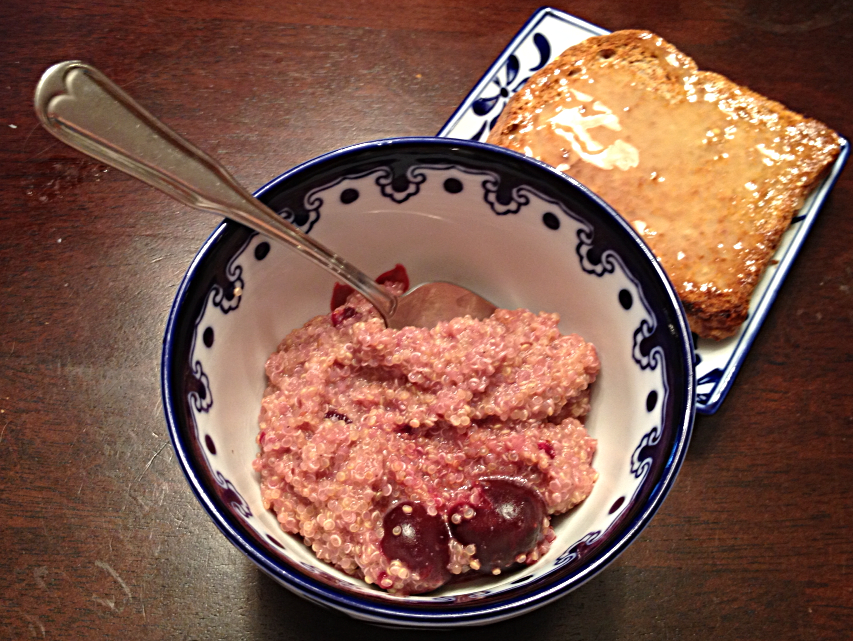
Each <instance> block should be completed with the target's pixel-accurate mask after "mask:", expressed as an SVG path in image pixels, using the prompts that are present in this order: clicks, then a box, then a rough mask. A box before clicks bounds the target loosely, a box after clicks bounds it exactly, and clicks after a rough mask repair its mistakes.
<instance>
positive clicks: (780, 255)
mask: <svg viewBox="0 0 853 641" xmlns="http://www.w3.org/2000/svg"><path fill="white" fill-rule="evenodd" d="M606 33H608V31H606V30H604V29H602V28H601V27H597V26H595V25H592V24H590V23H588V22H585V21H583V20H581V19H579V18H576V17H574V16H571V15H569V14H567V13H563V12H562V11H557V10H556V9H551V8H548V7H545V8H543V9H540V10H539V11H537V12H536V13H535V14H533V16H532V17H531V18H530V20H528V21H527V24H525V25H524V27H522V29H521V31H519V32H518V34H517V35H516V36H515V38H513V40H512V42H510V44H509V46H508V47H507V48H506V49H504V51H503V52H502V53H501V55H500V56H498V58H497V60H495V62H494V64H493V65H492V66H491V67H490V68H489V70H488V71H487V72H486V73H485V75H483V77H482V78H481V79H480V81H479V82H478V83H477V85H476V86H475V87H474V89H473V90H472V91H471V93H469V94H468V96H467V97H466V98H465V100H464V101H463V102H462V104H461V105H459V108H458V109H457V110H456V111H455V112H454V114H453V116H451V118H450V120H448V121H447V123H446V124H445V125H444V127H442V128H441V131H439V132H438V135H439V136H442V137H445V138H463V139H466V140H478V141H482V140H485V139H486V136H487V135H488V133H489V130H490V129H491V128H492V126H493V125H494V124H495V122H496V120H497V118H498V116H499V115H500V113H501V110H502V109H503V108H504V106H505V105H506V103H507V100H508V99H509V97H510V96H511V95H512V94H514V93H515V92H516V91H518V90H519V89H520V88H521V87H522V86H523V85H524V83H525V82H526V81H527V79H528V78H529V77H530V76H531V75H532V74H533V73H534V72H535V71H537V70H538V69H541V68H542V67H544V66H545V65H546V64H548V63H549V62H551V60H553V59H554V58H556V57H557V56H558V55H559V54H561V53H562V52H563V51H564V50H565V49H567V48H568V47H571V46H572V45H575V44H577V43H579V42H581V41H582V40H585V39H586V38H588V37H590V36H599V35H604V34H606ZM849 152H850V144H849V143H848V141H847V140H845V139H843V138H842V139H841V153H840V154H839V155H838V158H837V159H836V161H835V163H834V164H833V166H832V168H831V170H830V172H829V174H828V175H827V176H826V178H824V180H823V181H822V182H821V183H820V185H818V187H817V188H816V189H815V190H814V191H813V192H812V193H811V195H810V196H809V197H808V198H807V199H806V201H805V203H804V204H803V207H802V209H801V210H800V211H799V213H798V214H797V216H795V217H794V220H793V222H792V223H791V227H790V228H789V229H788V231H787V232H785V234H784V236H783V237H782V241H781V243H780V244H779V248H778V249H777V251H776V253H775V255H774V256H773V260H772V261H771V262H770V264H769V265H768V267H767V270H766V271H765V272H764V275H763V276H762V278H761V280H760V281H759V283H758V285H757V287H756V288H755V291H754V292H753V295H752V299H751V301H750V312H749V318H748V319H747V321H746V322H745V323H744V324H743V325H742V326H741V328H740V331H739V332H738V333H737V334H735V335H734V336H732V337H731V338H727V339H725V340H722V341H714V340H708V339H697V338H696V337H695V336H694V344H695V347H696V380H697V384H698V389H697V399H696V400H697V403H696V407H697V410H698V411H699V412H700V413H702V414H713V413H714V412H716V411H717V409H718V408H719V407H720V404H721V403H722V402H723V399H725V397H726V394H727V393H728V391H729V390H730V389H731V387H732V384H733V383H734V379H735V376H736V375H737V373H738V370H739V369H740V366H741V365H742V364H743V361H744V359H745V358H746V355H747V353H748V352H749V348H750V347H751V346H752V342H753V340H755V337H756V335H757V334H758V330H759V329H761V324H762V323H763V322H764V318H765V317H766V316H767V313H768V311H769V310H770V306H771V305H772V304H773V301H774V300H775V298H776V294H778V293H779V289H780V288H781V287H782V282H783V281H784V280H785V276H787V274H788V270H789V269H790V268H791V264H792V263H793V262H794V259H795V258H796V256H797V253H798V252H799V251H800V247H802V245H803V242H804V241H805V239H806V236H807V235H808V233H809V231H810V230H811V227H812V224H813V223H814V221H815V218H817V214H818V211H819V210H820V208H821V206H822V205H823V202H824V200H826V197H827V195H828V194H829V192H830V190H831V189H832V186H833V185H834V184H835V181H836V179H837V178H838V175H839V174H840V173H841V169H842V167H843V166H844V163H845V162H846V161H847V156H848V155H849Z"/></svg>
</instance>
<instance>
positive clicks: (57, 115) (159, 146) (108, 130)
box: [34, 60, 496, 329]
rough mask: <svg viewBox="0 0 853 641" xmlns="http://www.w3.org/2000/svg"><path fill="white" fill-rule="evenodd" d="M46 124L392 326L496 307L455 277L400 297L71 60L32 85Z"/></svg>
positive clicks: (478, 314)
mask: <svg viewBox="0 0 853 641" xmlns="http://www.w3.org/2000/svg"><path fill="white" fill-rule="evenodd" d="M34 103H35V110H36V114H37V115H38V118H39V120H40V121H41V123H42V125H44V127H45V128H46V129H47V130H48V131H49V132H50V133H52V134H53V135H54V136H56V137H57V138H59V140H61V141H62V142H64V143H66V144H68V145H70V146H71V147H74V148H75V149H77V150H79V151H82V152H83V153H85V154H87V155H89V156H91V157H93V158H95V159H96V160H99V161H100V162H103V163H106V164H108V165H111V166H112V167H115V168H116V169H119V170H121V171H124V172H125V173H127V174H129V175H131V176H133V177H134V178H138V179H139V180H141V181H143V182H145V183H148V184H149V185H151V186H153V187H156V188H158V189H160V190H161V191H163V192H164V193H166V194H168V195H169V196H171V197H173V198H175V199H176V200H178V201H180V202H182V203H184V204H186V205H189V206H190V207H194V208H196V209H201V210H203V211H208V212H213V213H217V214H222V215H224V216H226V217H228V218H231V219H232V220H235V221H237V222H240V223H242V224H244V225H246V226H247V227H249V228H251V229H254V230H255V231H257V232H259V233H261V234H264V235H266V236H268V237H270V238H274V239H276V240H279V241H281V242H283V243H285V244H286V245H288V246H290V247H291V248H293V249H294V250H296V251H297V252H299V253H301V254H302V255H303V256H304V257H305V258H307V259H309V260H311V261H313V262H314V263H315V264H317V265H319V266H320V267H322V268H324V269H326V270H328V271H329V272H331V273H332V274H333V275H334V276H335V277H336V278H337V279H338V280H339V281H340V282H342V283H344V284H347V285H349V286H351V287H353V288H354V289H355V290H356V291H358V292H359V293H360V294H362V295H363V296H364V297H365V298H367V300H369V301H370V302H371V303H372V304H373V305H374V307H376V309H377V310H378V311H379V313H380V314H381V315H382V318H383V319H384V320H385V324H386V326H388V327H391V328H395V329H399V328H402V327H406V326H414V327H434V326H435V325H436V324H437V323H438V322H440V321H447V320H451V319H453V318H457V317H459V316H465V315H470V316H473V317H474V318H478V319H482V318H486V317H488V316H490V315H491V314H492V312H494V311H495V309H496V308H495V306H494V305H493V304H492V303H490V302H489V301H487V300H486V299H484V298H482V297H480V296H478V295H477V294H475V293H474V292H472V291H470V290H467V289H465V288H464V287H460V286H458V285H453V284H450V283H424V284H422V285H420V286H419V287H417V288H415V289H414V290H412V291H411V292H406V293H404V294H403V295H401V296H395V295H394V294H392V293H391V292H389V291H387V290H386V289H385V288H384V287H382V286H381V285H378V284H377V283H375V282H374V281H373V280H372V279H371V278H370V277H369V276H367V275H366V274H365V273H364V272H363V271H361V270H360V269H358V268H357V267H355V266H354V265H353V264H351V263H350V262H348V261H347V260H346V259H344V258H343V257H342V256H340V255H339V254H337V253H335V252H333V251H332V250H330V249H329V248H327V247H326V246H325V245H323V244H322V243H319V242H317V241H316V240H315V239H313V238H311V237H310V236H308V235H307V234H305V233H303V232H302V231H301V230H300V229H298V228H297V227H295V226H294V225H292V224H290V223H289V222H287V221H286V220H284V219H283V218H282V217H281V216H279V215H278V214H277V213H276V212H274V211H272V210H271V209H270V208H269V207H267V206H266V205H264V204H263V203H261V202H260V201H258V200H257V199H256V198H254V197H253V196H252V195H251V194H250V193H249V192H248V191H246V189H245V188H243V187H242V186H241V185H240V184H239V183H238V182H237V181H236V180H235V178H234V177H233V176H232V175H231V174H230V173H229V172H228V171H227V170H226V169H225V168H224V167H223V166H222V165H221V164H220V163H218V162H217V161H216V160H214V159H213V158H212V157H210V156H209V155H207V154H206V153H204V152H203V151H201V150H199V149H198V148H196V147H195V146H193V145H192V144H190V143H189V142H188V141H186V140H185V139H183V138H182V137H181V136H179V135H178V134H176V133H175V132H174V131H172V130H171V129H169V128H168V127H167V126H166V125H164V124H163V123H162V122H160V121H159V120H157V118H155V117H154V116H153V115H151V114H150V113H149V112H148V111H146V110H145V109H144V108H143V107H142V106H141V105H139V104H138V103H137V102H136V101H135V100H134V99H133V98H131V97H130V96H129V95H128V94H127V93H125V92H124V91H122V89H120V88H119V87H118V86H117V85H116V84H115V83H113V82H112V81H111V80H110V79H109V78H107V77H106V76H105V75H104V74H103V73H101V72H100V71H98V70H97V69H95V68H94V67H92V66H91V65H87V64H85V63H83V62H80V61H76V60H72V61H67V62H60V63H58V64H56V65H53V66H52V67H50V68H49V69H48V70H47V71H45V72H44V74H43V75H42V77H41V80H40V81H39V83H38V86H37V87H36V92H35V98H34Z"/></svg>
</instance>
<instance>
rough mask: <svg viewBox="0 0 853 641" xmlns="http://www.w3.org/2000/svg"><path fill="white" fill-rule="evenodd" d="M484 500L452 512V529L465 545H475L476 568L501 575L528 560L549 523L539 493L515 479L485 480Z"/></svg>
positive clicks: (483, 484)
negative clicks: (502, 572) (503, 571)
mask: <svg viewBox="0 0 853 641" xmlns="http://www.w3.org/2000/svg"><path fill="white" fill-rule="evenodd" d="M479 484H480V486H481V487H482V489H481V491H480V492H479V495H480V497H481V498H480V500H479V501H478V502H477V503H475V504H472V503H470V502H466V503H461V504H459V505H457V506H456V507H454V508H453V509H452V510H451V511H450V531H451V532H452V533H453V538H455V539H456V540H457V541H459V542H460V543H461V544H462V545H465V546H468V545H473V546H474V548H475V549H474V553H473V558H472V559H471V561H469V563H468V565H469V566H470V567H471V569H472V570H475V571H479V572H483V573H490V574H500V573H501V571H502V570H506V569H507V568H510V567H512V566H513V565H516V564H519V563H524V562H525V561H527V555H528V554H531V553H532V552H533V551H534V550H535V549H536V544H537V543H538V542H539V539H540V538H541V536H542V530H543V527H547V526H548V524H549V522H548V519H547V518H546V513H545V502H544V501H543V500H542V497H541V496H539V492H537V491H536V490H535V489H533V488H532V487H530V486H529V485H528V484H526V483H524V482H519V481H517V480H514V479H482V480H481V481H480V482H479Z"/></svg>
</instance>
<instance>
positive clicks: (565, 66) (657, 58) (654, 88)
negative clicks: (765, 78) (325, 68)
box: [488, 31, 839, 339]
mask: <svg viewBox="0 0 853 641" xmlns="http://www.w3.org/2000/svg"><path fill="white" fill-rule="evenodd" d="M488 141H489V142H492V143H494V144H498V145H501V146H504V147H508V148H510V149H514V150H516V151H519V152H521V153H524V154H526V155H528V156H531V157H534V158H537V159H539V160H542V161H543V162H546V163H548V164H550V165H552V166H554V167H556V168H558V169H559V170H561V171H563V172H565V173H566V174H569V175H571V176H573V177H574V178H576V179H577V180H578V181H580V182H581V183H583V184H584V185H586V186H587V187H589V188H590V189H592V190H593V191H594V192H596V193H597V194H599V195H600V196H601V197H602V198H604V200H605V201H607V202H608V203H609V204H610V205H612V206H613V207H614V208H615V209H616V211H618V212H619V213H620V214H621V215H622V216H623V217H624V218H625V219H626V220H628V222H630V223H631V224H632V225H633V227H634V228H635V229H636V231H637V232H638V233H639V234H641V235H642V237H643V238H644V239H645V240H646V242H647V243H648V244H649V246H650V247H651V249H652V251H654V252H655V254H656V255H657V257H658V259H659V260H660V261H661V264H662V265H663V267H664V268H665V269H666V271H667V273H668V274H669V276H670V279H671V280H672V282H673V284H674V286H675V288H676V290H677V291H678V294H679V296H680V297H681V299H682V302H683V303H684V305H685V309H686V310H687V313H688V317H689V320H690V324H691V328H692V329H693V331H695V332H697V333H698V334H699V335H700V336H703V337H711V338H717V339H719V338H724V337H726V336H730V335H732V334H734V333H735V332H736V331H737V329H738V327H739V326H740V324H741V323H742V322H743V321H744V320H745V319H746V317H747V313H748V309H749V299H750V296H751V294H752V291H753V289H754V288H755V285H756V283H757V282H758V279H759V277H760V275H761V273H762V271H763V270H764V269H765V267H766V266H767V264H768V262H769V261H770V259H771V257H772V255H773V252H774V250H775V248H776V247H777V245H778V244H779V241H780V239H781V236H782V234H783V233H784V231H785V230H786V229H787V228H788V226H789V225H790V222H791V219H792V217H793V216H794V214H795V213H796V211H797V210H798V209H799V208H800V206H801V205H802V201H803V199H804V198H805V196H806V195H807V194H808V191H809V190H810V188H811V187H812V186H813V185H814V184H815V182H816V181H817V180H818V178H819V177H820V176H821V173H822V172H823V171H824V169H825V168H826V167H827V166H828V165H829V164H830V163H831V162H832V160H833V159H834V158H835V156H836V155H837V153H838V150H839V140H838V137H837V136H836V135H835V133H834V132H833V131H831V130H830V129H828V128H827V127H826V126H824V125H823V124H821V123H819V122H817V121H815V120H811V119H808V118H805V117H803V116H800V115H798V114H796V113H794V112H791V111H789V110H788V109H786V108H785V107H784V106H782V105H781V104H779V103H776V102H773V101H771V100H768V99H767V98H764V97H763V96H760V95H758V94H756V93H754V92H752V91H750V90H749V89H746V88H744V87H741V86H738V85H736V84H734V83H732V82H731V81H729V80H728V79H726V78H724V77H723V76H720V75H718V74H715V73H710V72H705V71H699V70H698V69H697V68H696V65H695V63H694V62H693V60H691V59H690V58H688V57H687V56H685V55H684V54H682V53H681V52H679V51H678V50H677V49H675V48H674V47H673V46H672V45H670V44H668V43H667V42H665V41H664V40H663V39H661V38H659V37H658V36H656V35H654V34H651V33H648V32H641V31H623V32H616V33H613V34H610V35H608V36H600V37H593V38H589V39H588V40H586V41H584V42H582V43H580V44H578V45H576V46H574V47H571V48H569V49H568V50H566V51H565V52H564V53H563V54H562V55H561V56H559V57H558V58H557V59H556V60H555V61H554V62H552V63H551V64H549V65H547V66H546V67H544V68H543V69H542V70H540V71H539V72H537V73H536V74H535V75H534V76H533V77H532V78H531V79H530V80H529V81H528V83H527V84H526V85H525V86H524V87H523V88H522V89H521V90H520V91H519V92H518V93H517V94H516V95H515V96H514V97H513V98H512V99H511V100H510V102H509V104H508V105H507V107H506V108H505V109H504V111H503V113H502V115H501V117H500V119H499V120H498V122H497V123H496V125H495V127H494V129H493V130H492V132H491V134H490V135H489V139H488Z"/></svg>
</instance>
